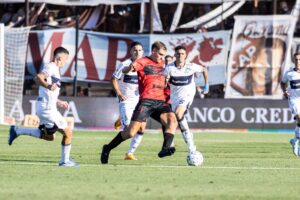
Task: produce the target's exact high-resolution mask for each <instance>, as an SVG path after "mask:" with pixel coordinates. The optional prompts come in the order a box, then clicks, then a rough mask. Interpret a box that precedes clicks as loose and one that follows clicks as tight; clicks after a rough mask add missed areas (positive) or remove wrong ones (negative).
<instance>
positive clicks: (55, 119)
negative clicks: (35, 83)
mask: <svg viewBox="0 0 300 200" xmlns="http://www.w3.org/2000/svg"><path fill="white" fill-rule="evenodd" d="M36 114H37V116H38V117H39V119H40V125H45V126H46V128H52V127H53V126H54V124H56V126H57V127H58V128H59V129H65V128H67V127H68V124H67V121H66V120H65V118H64V117H63V116H62V115H61V114H60V112H58V110H56V109H45V103H44V102H39V101H37V103H36Z"/></svg>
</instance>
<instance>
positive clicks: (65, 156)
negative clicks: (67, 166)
mask: <svg viewBox="0 0 300 200" xmlns="http://www.w3.org/2000/svg"><path fill="white" fill-rule="evenodd" d="M71 146H72V145H71V144H67V145H61V162H64V163H66V162H68V161H69V160H70V152H71Z"/></svg>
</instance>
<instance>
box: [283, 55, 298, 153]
mask: <svg viewBox="0 0 300 200" xmlns="http://www.w3.org/2000/svg"><path fill="white" fill-rule="evenodd" d="M294 59H295V67H294V68H292V67H291V68H290V69H288V70H287V71H286V72H285V73H284V75H283V77H282V80H281V89H282V92H283V95H284V96H285V97H286V98H288V104H289V108H290V110H291V112H292V115H293V116H294V119H295V120H296V127H295V136H294V139H291V141H290V142H291V144H292V147H293V151H294V154H295V155H296V156H300V148H299V147H300V142H299V141H300V85H299V82H300V52H296V53H295V54H294ZM288 82H289V85H288Z"/></svg>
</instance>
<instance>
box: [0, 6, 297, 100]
mask: <svg viewBox="0 0 300 200" xmlns="http://www.w3.org/2000/svg"><path fill="white" fill-rule="evenodd" d="M274 2H277V4H276V5H274ZM294 4H295V0H290V1H285V0H278V1H258V4H257V5H255V2H252V1H247V2H246V3H245V4H244V5H243V6H242V7H241V8H240V9H239V10H238V11H237V12H236V13H235V14H234V15H272V14H289V13H290V12H291V10H292V8H293V5H294ZM218 6H219V4H184V7H183V12H182V15H181V17H180V20H179V23H178V25H179V26H180V25H181V24H185V23H187V22H190V21H192V20H194V19H196V18H198V17H199V16H203V15H204V14H206V13H208V12H209V11H211V10H213V9H215V8H217V7H218ZM176 8H177V4H159V5H158V10H159V14H160V18H161V22H162V27H163V31H160V32H156V33H158V34H165V33H169V30H170V26H171V24H172V20H173V18H174V13H175V11H176ZM140 9H141V6H140V4H130V5H114V6H111V5H99V6H96V7H88V6H80V7H72V6H58V5H50V4H46V5H45V4H33V3H31V4H30V12H29V23H30V24H29V25H32V26H33V28H32V30H45V29H59V28H66V27H74V26H75V18H74V16H76V14H77V13H78V14H79V16H80V23H79V27H80V29H82V30H92V31H96V32H109V33H135V34H136V33H149V31H150V25H149V24H150V20H149V14H150V6H149V5H147V6H146V8H145V13H146V20H145V22H144V28H143V29H142V30H141V29H140V21H139V18H140ZM234 15H232V16H230V17H228V18H226V19H225V20H223V21H222V22H221V23H219V24H217V25H216V26H214V27H211V28H208V29H205V28H203V27H202V26H201V24H200V25H197V26H195V27H192V28H186V29H176V30H175V32H174V33H195V32H207V31H216V30H232V29H233V25H234V18H233V17H234ZM0 23H4V24H5V25H6V26H9V27H20V26H24V23H25V9H24V4H0ZM299 33H300V25H299V22H298V23H297V27H296V31H295V35H296V36H298V35H299ZM78 84H79V86H78V92H79V93H78V95H79V96H86V95H87V96H113V95H114V93H113V90H112V87H111V85H110V83H95V82H89V83H86V82H79V83H78ZM24 86H25V87H24V94H32V95H35V94H37V88H36V86H35V84H34V83H33V81H32V79H31V78H29V79H26V82H25V84H24ZM72 87H73V85H72V83H70V82H69V83H68V82H65V83H64V84H63V95H73V88H72ZM83 90H85V91H88V92H85V93H83V92H82V91H83ZM197 97H200V96H197ZM223 97H224V85H223V84H221V85H213V86H211V88H210V94H209V95H208V96H207V98H223Z"/></svg>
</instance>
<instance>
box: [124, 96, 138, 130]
mask: <svg viewBox="0 0 300 200" xmlns="http://www.w3.org/2000/svg"><path fill="white" fill-rule="evenodd" d="M138 102H139V99H138V98H137V99H127V100H125V101H121V102H120V103H119V112H120V119H121V125H122V129H124V128H125V127H126V126H128V125H129V124H130V121H131V117H132V114H133V111H134V109H135V106H136V104H137V103H138Z"/></svg>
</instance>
